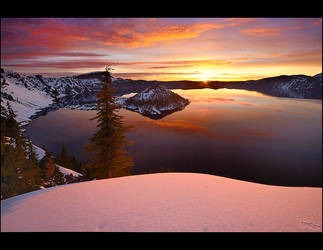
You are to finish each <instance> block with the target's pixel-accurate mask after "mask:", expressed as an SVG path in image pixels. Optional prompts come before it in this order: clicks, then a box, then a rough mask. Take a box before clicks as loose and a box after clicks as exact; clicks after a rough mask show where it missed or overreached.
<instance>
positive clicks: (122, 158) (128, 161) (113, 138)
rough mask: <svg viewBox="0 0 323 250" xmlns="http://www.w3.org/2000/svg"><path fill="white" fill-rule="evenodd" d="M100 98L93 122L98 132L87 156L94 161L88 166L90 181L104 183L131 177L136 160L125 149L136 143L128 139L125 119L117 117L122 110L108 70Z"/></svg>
mask: <svg viewBox="0 0 323 250" xmlns="http://www.w3.org/2000/svg"><path fill="white" fill-rule="evenodd" d="M97 98H98V104H97V115H96V116H95V117H94V118H92V119H91V120H95V119H96V120H97V127H98V131H97V132H96V133H94V134H93V135H92V137H91V138H90V139H89V143H88V144H87V145H86V146H85V147H84V151H85V153H86V154H89V155H90V159H91V161H92V162H90V163H89V164H88V165H87V167H88V168H89V174H90V177H91V178H96V179H104V178H111V177H117V176H123V175H128V174H129V170H128V168H129V167H131V166H133V160H132V158H131V157H130V156H128V155H126V154H127V151H126V150H125V147H126V146H129V145H130V144H131V143H132V142H130V141H128V140H126V139H125V133H126V132H127V131H128V129H129V127H125V126H124V124H123V121H122V117H121V116H120V115H118V114H116V112H117V110H118V109H119V108H120V106H119V105H117V104H116V103H115V100H114V96H113V92H112V89H111V75H110V68H108V67H107V68H106V71H105V80H104V81H103V82H102V89H101V91H100V92H99V93H98V95H97Z"/></svg>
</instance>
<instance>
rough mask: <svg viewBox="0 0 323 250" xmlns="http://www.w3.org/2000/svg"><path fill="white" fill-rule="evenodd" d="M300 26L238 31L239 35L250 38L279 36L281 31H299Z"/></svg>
mask: <svg viewBox="0 0 323 250" xmlns="http://www.w3.org/2000/svg"><path fill="white" fill-rule="evenodd" d="M299 28H301V26H294V27H285V28H251V29H244V30H240V33H243V34H246V35H250V36H279V35H282V34H283V31H287V30H292V29H299Z"/></svg>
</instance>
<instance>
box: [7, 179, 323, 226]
mask: <svg viewBox="0 0 323 250" xmlns="http://www.w3.org/2000/svg"><path fill="white" fill-rule="evenodd" d="M1 231H4V232H5V231H46V232H53V231H70V232H74V231H87V232H89V231H106V232H107V231H117V232H123V231H126V232H151V231H153V232H175V231H180V232H200V231H202V232H207V231H214V232H243V231H247V232H258V231H265V232H279V231H289V232H293V231H312V232H322V188H303V187H301V188H300V187H279V186H270V185H262V184H256V183H250V182H244V181H238V180H233V179H229V178H224V177H217V176H213V175H207V174H195V173H158V174H145V175H135V176H128V177H120V178H112V179H105V180H96V181H88V182H81V183H75V184H68V185H62V186H56V187H52V188H47V189H42V190H38V191H34V192H31V193H27V194H23V195H19V196H16V197H13V198H9V199H6V200H3V201H1Z"/></svg>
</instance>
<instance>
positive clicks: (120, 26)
mask: <svg viewBox="0 0 323 250" xmlns="http://www.w3.org/2000/svg"><path fill="white" fill-rule="evenodd" d="M106 65H110V66H111V67H112V68H113V69H114V70H113V71H112V74H113V76H115V77H122V78H131V79H144V80H183V79H187V80H203V81H206V80H224V81H226V80H247V79H260V78H264V77H269V76H277V75H282V74H284V75H292V74H305V75H315V74H318V73H321V72H322V18H2V19H1V67H3V68H5V69H9V70H13V71H17V72H24V73H42V74H44V75H47V76H65V75H73V74H79V73H88V72H93V71H102V70H104V68H105V66H106Z"/></svg>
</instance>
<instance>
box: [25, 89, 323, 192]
mask: <svg viewBox="0 0 323 250" xmlns="http://www.w3.org/2000/svg"><path fill="white" fill-rule="evenodd" d="M173 91H174V92H176V93H178V94H179V95H181V96H183V97H185V98H188V99H190V101H191V103H190V104H189V105H188V106H187V107H186V108H185V109H184V110H182V111H179V112H175V113H173V114H171V115H169V116H166V117H164V118H162V119H160V120H152V119H150V118H147V117H144V116H142V115H140V114H138V113H135V112H132V111H128V110H125V109H121V110H120V111H119V114H120V115H122V116H123V117H124V121H125V124H126V125H132V126H134V128H133V129H132V130H131V131H130V132H129V133H128V134H127V138H128V139H130V140H134V141H136V143H135V144H133V145H132V146H130V147H129V148H128V152H129V153H130V154H131V155H132V156H133V158H134V161H135V166H134V167H133V168H132V169H131V172H132V173H133V174H141V173H147V169H149V171H150V172H158V171H161V169H164V170H165V169H167V170H168V171H172V172H194V173H206V174H214V175H219V176H225V177H230V178H235V179H240V180H247V181H251V182H258V183H264V184H273V185H284V186H322V152H321V151H322V100H309V99H295V98H277V97H271V96H266V95H262V94H260V93H257V92H253V91H246V90H232V89H230V90H229V89H218V90H213V89H198V90H173ZM95 113H96V112H95V111H80V110H68V109H60V110H57V111H53V112H49V113H48V114H47V115H46V116H42V117H39V118H37V119H35V120H33V121H32V122H31V123H30V125H29V126H28V127H27V131H26V134H27V135H29V136H30V137H31V139H32V141H33V142H34V144H36V145H39V146H42V145H45V146H46V147H47V148H48V149H49V151H51V152H52V153H53V154H54V155H56V154H57V153H58V152H59V150H60V147H61V144H62V143H63V142H64V144H65V146H66V147H67V148H68V151H69V152H70V153H71V154H73V155H75V156H76V157H77V158H78V159H79V160H87V156H86V155H84V154H83V152H82V148H83V146H84V145H85V144H86V143H87V140H88V138H89V137H90V136H91V135H92V134H93V133H94V132H95V130H96V122H95V121H89V119H90V118H91V117H94V116H95Z"/></svg>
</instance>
